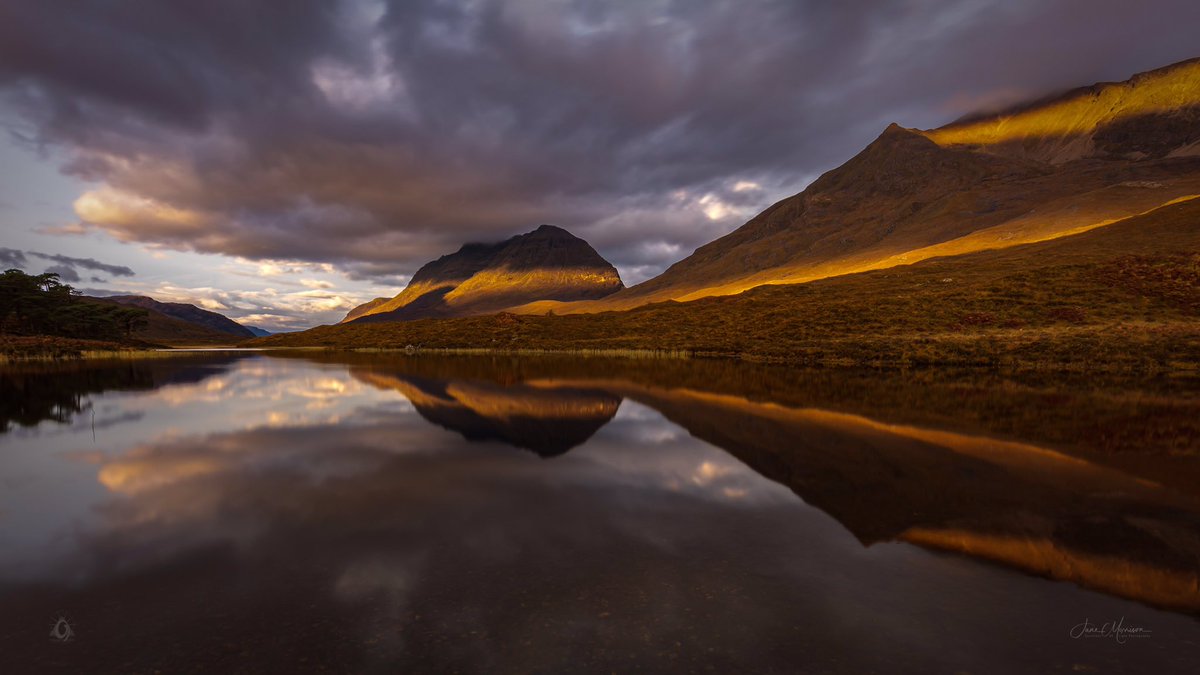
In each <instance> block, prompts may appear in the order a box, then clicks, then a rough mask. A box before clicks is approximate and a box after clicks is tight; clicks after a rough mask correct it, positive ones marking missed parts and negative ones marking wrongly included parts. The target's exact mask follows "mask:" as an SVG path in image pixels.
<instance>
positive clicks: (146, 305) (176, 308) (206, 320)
mask: <svg viewBox="0 0 1200 675" xmlns="http://www.w3.org/2000/svg"><path fill="white" fill-rule="evenodd" d="M104 299H105V300H108V301H110V302H116V303H120V304H122V305H132V306H134V307H141V308H143V309H150V310H154V311H156V312H159V313H160V314H164V315H166V316H169V317H171V318H173V319H178V320H180V321H186V322H188V323H191V324H195V325H197V326H203V327H205V328H208V329H210V330H213V331H216V332H218V333H225V334H227V335H231V336H234V337H240V338H252V337H262V336H260V335H257V334H256V333H255V332H254V331H252V330H250V329H249V328H246V327H245V326H243V325H241V324H240V323H238V322H236V321H234V320H233V319H230V318H228V317H226V316H222V315H221V314H217V313H216V312H211V311H209V310H207V309H200V308H199V307H197V306H195V305H189V304H187V303H184V302H159V301H158V300H155V299H154V298H149V297H146V296H144V295H113V296H109V297H106V298H104Z"/></svg>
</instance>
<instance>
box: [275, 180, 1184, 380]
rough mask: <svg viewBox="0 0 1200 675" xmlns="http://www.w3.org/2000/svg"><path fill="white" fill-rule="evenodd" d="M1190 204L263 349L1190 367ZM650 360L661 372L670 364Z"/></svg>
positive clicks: (334, 330) (332, 333) (283, 339)
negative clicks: (823, 272) (790, 278)
mask: <svg viewBox="0 0 1200 675" xmlns="http://www.w3.org/2000/svg"><path fill="white" fill-rule="evenodd" d="M1197 223H1200V198H1193V199H1189V200H1184V201H1180V202H1178V203H1175V204H1171V205H1168V206H1164V207H1161V208H1158V209H1154V210H1152V211H1150V212H1149V213H1145V214H1141V215H1137V216H1134V217H1131V218H1126V219H1123V220H1120V221H1117V222H1114V223H1111V224H1108V225H1105V226H1102V227H1095V228H1091V229H1089V230H1087V231H1084V232H1080V233H1077V234H1073V235H1068V236H1063V237H1057V238H1053V239H1048V240H1045V241H1040V242H1034V243H1027V244H1021V245H1018V246H1009V247H998V248H994V249H991V250H984V251H976V252H972V253H967V254H962V255H950V256H943V257H937V258H931V259H928V260H922V261H920V262H917V263H915V264H911V265H898V266H895V267H892V268H889V269H878V270H872V271H868V272H863V273H859V274H844V275H839V276H833V277H829V278H826V279H820V280H816V281H811V282H808V283H803V284H768V285H763V286H761V287H759V288H755V289H753V290H750V291H747V292H744V293H740V294H736V295H725V296H714V297H708V298H702V299H699V300H695V301H692V302H661V303H654V304H650V305H646V306H643V307H638V308H636V309H633V310H629V311H620V312H603V313H601V312H589V313H575V314H567V315H555V316H544V315H531V316H519V315H513V314H503V315H498V316H479V317H460V318H453V319H445V320H441V321H419V322H408V323H391V324H375V325H371V324H367V325H362V324H360V323H358V322H355V323H352V324H346V325H339V326H323V327H319V328H314V329H312V330H309V331H305V332H303V333H289V334H287V335H274V336H271V337H269V338H263V339H261V340H258V341H256V344H258V345H261V346H265V347H304V346H321V347H335V348H347V347H355V348H388V347H391V348H395V347H403V346H405V345H408V344H411V345H421V346H423V347H425V348H429V349H440V348H445V349H469V348H480V347H484V348H490V349H495V350H507V349H546V350H587V351H595V350H604V349H616V350H622V351H628V350H633V351H638V350H647V351H656V352H686V353H689V354H694V355H706V356H735V357H736V356H742V357H745V356H752V357H754V358H758V359H765V360H769V361H780V362H786V363H800V364H821V365H855V366H867V367H877V366H881V365H886V366H912V365H916V366H930V365H948V366H967V367H975V366H989V367H1017V368H1019V367H1024V366H1030V367H1042V366H1043V365H1044V366H1046V367H1053V368H1067V369H1072V370H1075V369H1096V370H1100V371H1102V370H1103V369H1105V368H1112V369H1124V368H1127V369H1131V370H1136V371H1137V372H1172V371H1174V370H1177V369H1178V370H1180V371H1186V370H1187V369H1188V368H1192V369H1195V368H1197V367H1200V227H1197ZM664 363H669V361H667V362H660V365H656V366H655V367H656V368H664V367H666V365H661V364H664Z"/></svg>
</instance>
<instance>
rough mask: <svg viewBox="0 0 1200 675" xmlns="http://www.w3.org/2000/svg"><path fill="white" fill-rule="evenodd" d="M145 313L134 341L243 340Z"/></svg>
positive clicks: (215, 342) (200, 342)
mask: <svg viewBox="0 0 1200 675" xmlns="http://www.w3.org/2000/svg"><path fill="white" fill-rule="evenodd" d="M85 300H86V301H87V302H109V301H107V300H104V299H101V298H86V299H85ZM142 309H145V308H142ZM146 312H147V323H146V326H145V327H144V328H141V329H139V330H137V331H134V335H133V337H134V339H135V341H140V342H145V343H151V344H153V345H163V346H172V347H175V346H189V345H195V346H218V345H231V344H233V343H235V342H237V341H238V340H242V339H244V338H239V337H238V336H236V335H230V334H228V333H222V332H221V331H218V330H213V329H212V328H209V327H207V326H201V325H199V324H194V323H190V322H187V321H182V320H180V319H175V318H172V317H169V316H167V315H166V314H163V313H162V312H158V311H155V310H153V309H146Z"/></svg>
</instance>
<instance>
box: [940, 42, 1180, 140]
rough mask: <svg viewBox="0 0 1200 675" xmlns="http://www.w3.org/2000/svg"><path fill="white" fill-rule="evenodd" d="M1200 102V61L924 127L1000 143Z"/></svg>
mask: <svg viewBox="0 0 1200 675" xmlns="http://www.w3.org/2000/svg"><path fill="white" fill-rule="evenodd" d="M1195 105H1200V61H1193V62H1191V63H1186V64H1181V65H1179V66H1177V67H1174V68H1169V69H1165V70H1163V71H1159V72H1155V73H1149V74H1147V75H1146V76H1144V77H1141V78H1135V79H1134V80H1132V81H1130V82H1126V83H1120V84H1110V85H1104V86H1102V87H1099V88H1096V89H1091V90H1087V91H1083V92H1080V93H1078V94H1075V95H1072V96H1070V97H1069V98H1066V99H1063V100H1061V101H1058V102H1055V103H1052V104H1049V105H1046V106H1039V107H1037V108H1033V109H1031V110H1027V111H1021V112H1016V113H1014V114H1011V115H1000V116H996V117H987V118H984V119H981V120H978V121H973V122H966V123H963V124H950V125H947V126H945V127H942V128H940V129H933V130H931V131H924V132H921V133H923V134H924V135H925V136H926V137H928V138H929V139H930V140H932V141H933V142H935V143H937V144H938V145H943V146H945V145H996V144H1000V143H1006V142H1011V141H1019V140H1022V139H1026V138H1036V137H1047V136H1071V135H1080V136H1083V135H1089V134H1091V133H1092V132H1093V131H1095V130H1096V128H1097V127H1099V126H1100V125H1101V124H1105V123H1111V122H1114V121H1117V120H1120V119H1126V118H1130V117H1137V116H1140V115H1151V114H1154V113H1160V112H1164V111H1171V110H1179V109H1180V108H1186V107H1189V106H1195Z"/></svg>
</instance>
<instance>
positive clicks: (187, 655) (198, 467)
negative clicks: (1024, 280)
mask: <svg viewBox="0 0 1200 675" xmlns="http://www.w3.org/2000/svg"><path fill="white" fill-rule="evenodd" d="M0 383H2V386H3V387H4V389H5V390H6V391H12V392H20V393H21V395H22V397H23V399H24V402H23V403H22V404H21V406H20V407H19V408H15V407H13V406H12V405H11V404H9V406H10V407H9V408H6V409H5V412H4V414H5V416H6V428H8V429H9V432H8V433H7V434H6V435H3V436H0V461H2V462H4V468H5V476H6V482H5V484H4V486H3V488H2V490H3V492H0V495H2V499H0V524H3V525H4V527H2V528H0V551H3V553H0V601H2V602H3V603H4V606H5V607H6V609H7V610H8V611H6V612H5V613H4V616H3V617H2V618H0V635H2V636H3V638H2V640H3V645H2V646H3V652H0V653H2V654H4V656H0V666H3V665H4V664H5V663H6V661H7V662H11V663H13V664H14V665H16V666H18V667H17V669H16V670H12V671H11V672H25V671H26V670H30V666H31V665H32V664H42V665H45V664H50V665H54V664H58V665H63V666H68V667H69V666H73V665H78V664H80V663H87V664H89V665H90V666H94V669H99V670H110V671H142V670H153V669H155V668H162V669H165V670H172V671H173V670H179V669H181V668H182V669H187V668H191V667H197V666H200V665H202V666H203V667H204V669H206V670H223V669H225V670H227V669H232V670H238V669H243V670H249V671H255V670H263V669H279V668H284V669H288V668H292V667H299V668H305V667H317V666H320V665H326V666H329V667H331V668H333V669H334V670H351V671H356V670H384V671H387V670H392V669H394V667H396V666H406V667H408V668H410V669H414V670H463V671H473V672H562V671H571V670H577V671H604V672H608V671H611V670H651V671H655V670H659V671H661V670H691V669H702V668H707V667H712V668H716V669H718V670H743V671H755V672H795V671H796V670H802V671H803V670H812V671H818V672H821V671H828V670H846V671H853V672H865V671H869V670H886V671H888V672H940V671H944V670H953V669H962V670H970V671H971V672H980V673H987V672H997V673H1001V672H1013V671H1020V670H1053V669H1056V668H1062V669H1066V670H1070V669H1072V668H1075V669H1078V668H1085V669H1086V668H1092V667H1095V668H1099V669H1100V670H1102V671H1104V670H1105V669H1106V668H1118V669H1119V668H1131V669H1135V670H1136V669H1147V668H1149V669H1152V670H1155V671H1156V672H1187V668H1189V667H1191V666H1192V665H1194V661H1192V660H1191V653H1192V652H1190V651H1189V650H1192V649H1194V645H1195V642H1196V640H1197V639H1198V638H1200V629H1198V624H1197V622H1196V619H1195V617H1196V616H1197V614H1198V613H1200V590H1198V589H1200V576H1198V575H1200V572H1198V570H1200V488H1198V487H1197V485H1200V483H1198V482H1197V481H1195V480H1194V479H1195V477H1196V465H1197V463H1198V462H1200V460H1198V459H1197V454H1198V453H1200V447H1197V446H1198V445H1200V440H1198V439H1197V436H1196V434H1195V433H1194V432H1195V430H1196V427H1195V424H1196V422H1195V420H1197V419H1200V401H1197V399H1196V398H1195V396H1194V394H1193V393H1192V392H1194V389H1192V388H1191V387H1190V384H1189V383H1186V382H1179V381H1164V382H1154V383H1142V384H1143V386H1142V387H1141V388H1131V387H1129V385H1128V384H1127V383H1117V384H1113V385H1112V386H1106V385H1105V384H1104V383H1095V382H1090V383H1088V386H1086V387H1084V386H1080V387H1074V388H1073V387H1071V386H1070V384H1071V383H1069V382H1068V383H1067V385H1064V384H1062V382H1061V381H1059V380H1056V381H1054V382H1052V383H1048V381H1047V382H1038V381H1024V380H1023V381H1020V382H1017V381H1010V380H1004V379H998V378H993V376H985V377H982V378H981V377H979V376H975V377H973V378H957V379H956V378H947V379H944V380H936V379H930V378H929V377H927V376H926V375H915V376H914V375H912V374H906V375H904V376H887V375H884V374H879V373H838V372H829V371H810V372H806V371H791V370H787V369H780V368H771V367H767V366H753V365H749V364H733V363H724V362H717V363H706V362H662V361H636V360H627V361H619V360H599V359H582V360H581V359H557V358H544V359H508V358H431V357H405V356H392V355H379V354H372V355H319V356H314V355H311V354H310V355H306V356H303V357H293V358H281V357H264V356H256V355H226V356H212V355H191V356H188V357H181V358H180V359H165V360H155V361H145V362H136V361H135V362H121V363H119V364H100V363H86V364H78V365H76V366H71V367H66V368H62V367H54V368H51V367H46V366H40V367H38V366H31V367H30V368H29V369H26V370H21V369H9V370H8V371H5V372H3V373H0ZM43 395H44V397H45V400H39V397H41V396H43ZM64 401H66V402H67V404H64V403H63V402H64ZM85 410H87V411H89V414H86V415H84V414H80V413H81V412H82V411H85ZM72 411H74V412H75V413H77V414H75V415H74V416H72ZM91 413H94V420H93V417H92V414H91ZM414 413H416V414H415V415H414ZM39 416H40V418H41V419H42V420H44V421H43V422H42V423H40V424H39V423H38V419H39ZM429 423H432V425H431V424H429ZM434 425H436V426H434ZM437 427H442V428H444V430H445V431H443V430H439V429H438V428H437ZM93 433H94V434H95V438H96V440H95V441H94V442H93V440H92V439H93ZM1097 437H1101V438H1105V439H1107V440H1105V441H1104V442H1102V443H1096V442H1093V440H1092V439H1094V438H1097ZM504 446H515V447H518V448H523V449H526V450H531V451H533V452H534V453H537V455H540V456H541V459H539V458H538V457H532V456H530V455H529V454H528V453H519V452H509V451H505V449H504ZM764 479H767V480H764ZM795 496H799V497H800V499H801V500H803V503H802V502H801V501H800V500H797V499H796V498H795ZM812 507H815V509H814V508H812ZM15 514H23V515H22V517H19V518H14V515H15ZM24 514H28V515H24ZM830 517H831V518H830ZM909 544H915V545H916V547H913V546H909ZM927 551H934V552H939V551H951V552H954V553H956V554H960V555H955V556H944V555H936V554H931V553H929V552H927ZM973 560H981V561H987V562H989V563H998V565H994V564H987V565H980V564H975V563H972V562H971V561H973ZM1010 570H1017V571H1020V572H1024V573H1027V574H1013V572H1012V571H1010ZM1044 578H1049V579H1053V580H1061V581H1067V582H1071V583H1070V584H1061V583H1060V584H1055V583H1049V582H1047V581H1045V580H1044ZM1084 589H1089V590H1084ZM1089 591H1098V592H1099V593H1095V592H1089ZM1130 601H1136V602H1137V603H1141V604H1134V603H1132V602H1130ZM1151 607H1156V608H1159V609H1152V608H1151ZM1163 610H1167V611H1163ZM57 611H65V612H68V613H69V614H70V615H71V617H72V618H73V620H75V621H76V622H77V623H78V625H79V627H78V630H77V631H76V632H77V634H78V639H76V640H75V641H73V642H72V644H70V645H66V646H64V645H54V644H47V642H46V640H45V635H44V633H45V629H46V628H48V623H47V622H49V621H50V620H51V619H52V618H53V617H48V616H47V615H49V614H53V613H54V612H57ZM1121 616H1124V617H1125V618H1126V620H1127V622H1131V623H1139V624H1140V625H1144V626H1145V627H1147V628H1148V629H1150V630H1152V631H1154V637H1153V640H1148V641H1145V644H1141V643H1139V644H1134V645H1129V644H1125V645H1117V644H1116V643H1115V642H1113V643H1112V644H1109V643H1108V641H1105V642H1104V643H1103V644H1098V643H1097V641H1076V640H1072V639H1070V638H1069V637H1068V635H1067V633H1068V631H1069V630H1070V628H1071V627H1072V626H1074V625H1075V624H1077V623H1078V622H1079V621H1082V620H1083V619H1084V618H1087V617H1091V620H1093V621H1095V620H1097V619H1104V620H1108V619H1109V618H1112V619H1115V618H1119V617H1121ZM43 619H44V620H43ZM43 623H47V626H43V625H42V624H43ZM1014 642H1019V643H1020V645H1021V649H1019V650H1014V649H1013V644H1014ZM1189 644H1190V645H1191V646H1188V645H1189ZM146 645H161V648H156V647H149V648H148V647H146ZM1077 667H1078V668H1077ZM4 670H6V671H8V670H10V669H7V668H5V669H4Z"/></svg>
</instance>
